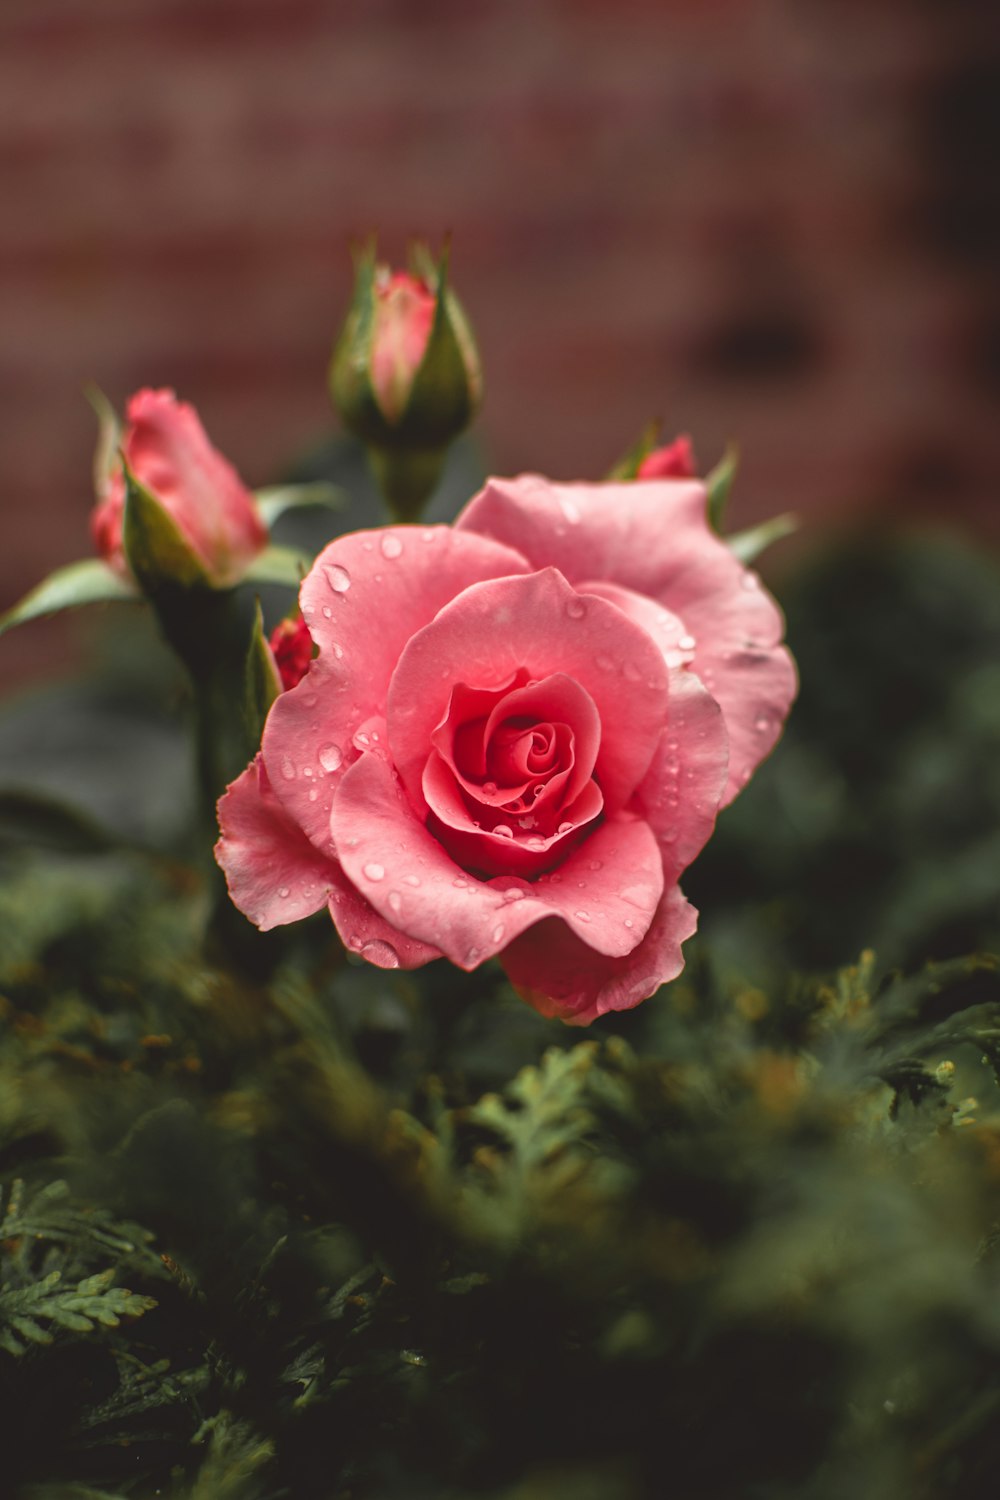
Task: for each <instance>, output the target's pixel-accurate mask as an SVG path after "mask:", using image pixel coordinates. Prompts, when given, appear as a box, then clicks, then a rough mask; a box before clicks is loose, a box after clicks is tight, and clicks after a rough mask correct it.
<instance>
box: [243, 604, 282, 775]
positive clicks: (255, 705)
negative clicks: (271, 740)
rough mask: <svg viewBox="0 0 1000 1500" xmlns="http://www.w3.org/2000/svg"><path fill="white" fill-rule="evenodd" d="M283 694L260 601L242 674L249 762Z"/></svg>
mask: <svg viewBox="0 0 1000 1500" xmlns="http://www.w3.org/2000/svg"><path fill="white" fill-rule="evenodd" d="M280 692H281V677H280V676H279V673H278V668H277V665H276V663H275V660H274V653H273V651H272V650H271V647H270V645H269V644H268V640H267V636H266V634H265V633H264V616H263V614H262V612H261V607H260V600H259V599H258V600H257V607H256V609H255V610H254V617H253V625H252V627H251V631H250V643H249V645H248V647H247V654H246V663H245V667H244V672H243V722H244V725H245V727H246V732H247V747H248V756H247V759H248V760H249V759H250V758H251V757H252V756H253V755H254V754H255V753H256V751H257V749H258V748H259V746H260V737H261V734H262V733H263V730H264V720H265V719H266V718H267V715H268V710H269V709H270V707H271V704H272V703H273V702H274V700H275V698H277V696H278V694H279V693H280Z"/></svg>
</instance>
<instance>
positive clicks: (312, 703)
mask: <svg viewBox="0 0 1000 1500" xmlns="http://www.w3.org/2000/svg"><path fill="white" fill-rule="evenodd" d="M302 702H303V704H304V705H305V707H306V708H315V707H316V705H317V703H318V702H319V699H318V698H317V697H316V694H315V693H310V694H309V697H308V698H303V700H302Z"/></svg>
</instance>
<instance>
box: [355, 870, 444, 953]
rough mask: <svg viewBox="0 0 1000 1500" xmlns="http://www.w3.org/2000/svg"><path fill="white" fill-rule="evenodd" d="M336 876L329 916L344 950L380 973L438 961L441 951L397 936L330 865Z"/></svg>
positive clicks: (383, 919) (415, 940)
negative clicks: (377, 969)
mask: <svg viewBox="0 0 1000 1500" xmlns="http://www.w3.org/2000/svg"><path fill="white" fill-rule="evenodd" d="M330 869H331V870H332V871H334V873H335V879H334V882H333V889H332V890H331V892H330V915H331V917H332V918H333V921H334V926H335V927H336V929H337V931H338V933H339V934H340V940H341V942H342V943H343V945H344V947H345V948H348V949H349V950H350V951H351V952H352V953H360V955H361V957H362V958H366V959H367V960H368V962H369V963H370V964H375V966H376V967H377V968H379V969H419V968H420V967H421V965H422V964H426V963H430V961H431V959H433V958H440V957H441V951H440V949H438V948H432V947H431V946H430V944H429V943H421V942H420V941H419V939H417V938H411V937H408V936H407V935H406V933H405V932H400V931H399V930H398V929H397V928H395V927H393V925H392V923H391V922H387V921H386V920H385V918H384V917H381V916H379V914H378V912H377V911H376V910H375V908H374V906H372V904H371V902H370V901H366V900H365V898H364V896H362V894H361V892H360V891H358V890H356V889H355V887H354V886H353V885H352V884H351V882H350V881H349V880H348V879H347V876H346V875H345V874H344V872H343V870H341V869H340V867H339V866H338V865H334V864H333V862H332V861H331V864H330Z"/></svg>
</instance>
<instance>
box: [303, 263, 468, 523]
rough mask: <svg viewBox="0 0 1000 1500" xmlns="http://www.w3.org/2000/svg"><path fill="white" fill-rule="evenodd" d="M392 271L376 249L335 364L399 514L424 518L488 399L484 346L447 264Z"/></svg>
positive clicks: (335, 386)
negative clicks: (452, 448)
mask: <svg viewBox="0 0 1000 1500" xmlns="http://www.w3.org/2000/svg"><path fill="white" fill-rule="evenodd" d="M416 261H417V264H416V265H415V267H414V269H413V270H412V271H393V270H391V269H390V268H389V267H388V266H386V265H381V264H378V263H377V262H376V260H375V254H374V249H372V248H369V249H367V250H366V251H365V252H364V253H363V254H362V255H361V256H360V257H359V258H358V261H357V267H356V281H355V289H354V300H353V302H352V304H351V309H350V312H349V313H348V317H347V321H346V323H345V325H344V330H343V332H342V334H341V336H340V339H339V340H338V342H337V345H336V348H335V349H334V353H333V360H332V362H331V366H330V390H331V394H332V396H333V400H334V404H335V405H336V407H337V409H338V410H339V412H340V415H341V417H342V418H343V421H344V424H345V426H347V427H348V428H349V429H350V431H351V432H353V433H355V435H356V436H358V437H360V438H361V439H362V440H363V441H364V442H365V443H366V444H367V446H368V449H369V454H370V456H371V459H372V464H373V467H374V469H375V473H376V477H377V478H378V481H379V484H380V486H381V488H382V491H383V494H384V495H385V497H386V500H387V502H388V504H389V506H390V508H391V509H392V510H393V512H394V514H395V515H396V516H397V517H398V518H400V519H408V518H412V517H413V516H415V515H417V514H418V513H419V511H420V510H421V508H422V507H423V505H424V503H425V502H426V500H427V499H428V498H429V496H430V494H431V492H432V491H433V489H434V487H435V485H436V484H437V481H438V478H439V476H440V473H441V468H442V466H443V464H444V459H445V454H446V451H447V446H448V444H449V443H450V442H452V441H453V440H454V439H455V438H456V437H458V435H459V433H461V432H462V431H464V429H465V428H466V427H467V426H468V425H469V422H470V421H471V420H472V417H473V416H474V414H475V412H476V409H477V407H478V405H479V401H480V398H481V395H482V374H481V371H480V366H479V356H478V354H477V352H476V346H475V341H474V339H473V337H472V332H471V330H470V328H469V325H468V323H467V321H466V318H465V314H464V313H463V311H462V309H461V307H460V305H459V302H458V299H457V297H456V296H455V294H454V293H453V292H452V291H451V289H450V287H448V286H447V283H446V275H447V266H446V258H445V257H444V256H442V258H441V260H440V261H439V262H438V264H437V265H434V263H433V262H432V261H431V260H430V258H429V257H428V256H427V255H426V254H425V253H423V252H418V254H417V256H416Z"/></svg>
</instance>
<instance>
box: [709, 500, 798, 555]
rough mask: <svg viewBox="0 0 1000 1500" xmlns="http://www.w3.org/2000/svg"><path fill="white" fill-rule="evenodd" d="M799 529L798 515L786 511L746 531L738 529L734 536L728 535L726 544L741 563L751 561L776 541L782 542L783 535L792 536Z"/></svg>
mask: <svg viewBox="0 0 1000 1500" xmlns="http://www.w3.org/2000/svg"><path fill="white" fill-rule="evenodd" d="M798 529H799V518H798V516H796V515H793V514H792V512H791V511H786V512H785V513H784V514H783V515H780V516H772V517H771V519H770V521H762V522H761V524H760V525H759V526H751V527H749V528H748V529H747V530H746V531H737V532H734V533H733V535H732V536H727V537H726V539H725V540H726V546H727V547H728V548H729V550H730V551H731V552H734V553H735V554H736V556H737V557H738V558H739V560H740V562H741V563H751V562H753V560H754V558H757V557H759V556H760V554H761V553H762V552H764V551H765V550H766V549H767V548H768V547H770V546H771V545H772V544H773V543H774V542H780V541H781V538H782V537H783V536H791V534H792V532H793V531H798Z"/></svg>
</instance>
